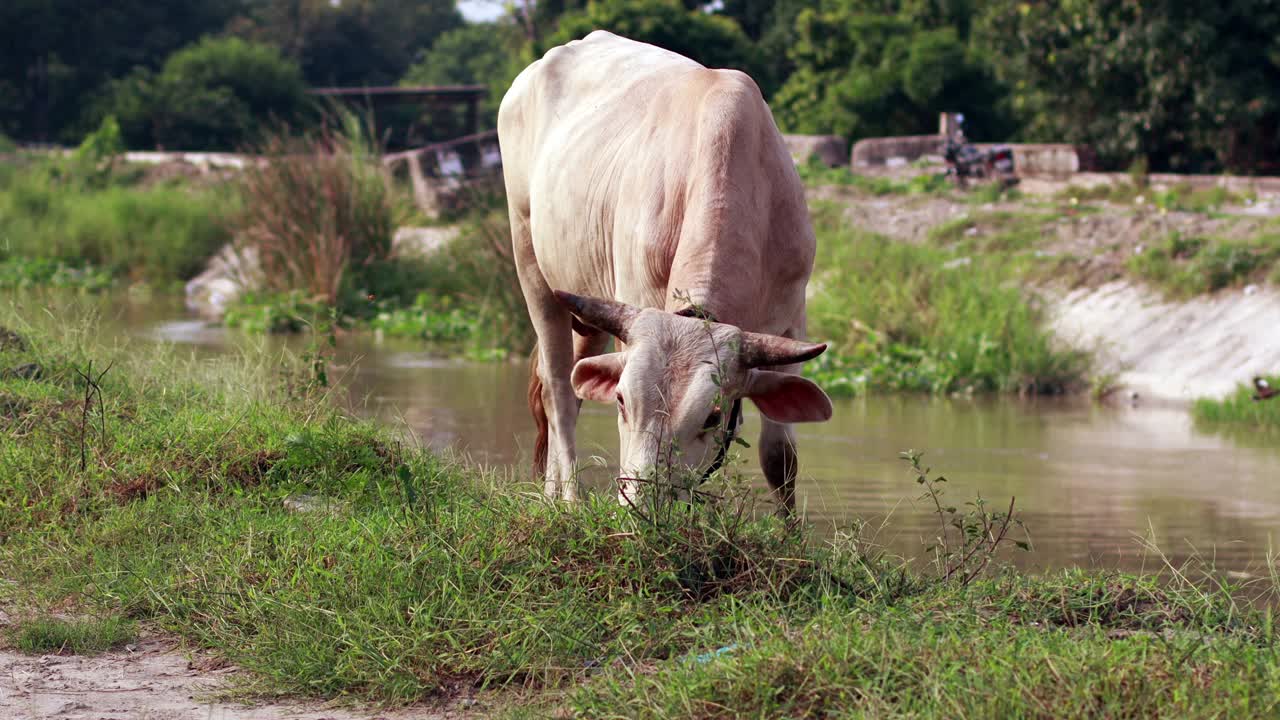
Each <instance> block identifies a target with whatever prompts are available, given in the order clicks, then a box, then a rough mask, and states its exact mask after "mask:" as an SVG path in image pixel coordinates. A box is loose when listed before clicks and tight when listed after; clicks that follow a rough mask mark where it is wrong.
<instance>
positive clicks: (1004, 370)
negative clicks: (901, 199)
mask: <svg viewBox="0 0 1280 720" xmlns="http://www.w3.org/2000/svg"><path fill="white" fill-rule="evenodd" d="M818 225H819V228H818V229H819V237H818V249H819V250H818V252H819V257H818V259H817V261H816V263H815V273H814V279H813V281H812V284H813V285H814V286H815V287H816V290H817V291H816V293H815V294H814V297H813V299H812V300H810V303H809V310H808V312H809V330H810V334H811V335H812V336H814V337H821V338H823V339H825V340H828V341H829V342H831V343H832V349H831V351H830V352H828V353H826V354H824V355H823V356H821V357H819V358H818V359H817V360H814V361H812V362H809V363H806V364H805V372H806V373H807V374H808V375H809V376H810V377H813V378H814V379H816V380H817V381H818V382H819V383H820V384H821V385H822V386H823V388H824V389H826V390H827V391H828V392H831V393H833V394H857V393H860V392H865V391H867V390H906V391H924V392H935V393H948V392H987V391H999V392H1020V393H1022V392H1031V393H1054V392H1062V391H1064V390H1066V389H1068V388H1071V387H1074V386H1075V385H1076V384H1077V383H1079V382H1080V380H1081V378H1082V377H1083V376H1084V374H1085V371H1086V370H1087V366H1088V360H1087V357H1086V356H1085V355H1083V354H1082V353H1078V352H1074V351H1070V350H1066V349H1062V348H1059V347H1058V346H1057V345H1055V343H1054V342H1053V339H1052V336H1051V334H1050V332H1049V331H1048V330H1047V329H1045V327H1044V326H1043V323H1042V320H1041V315H1040V312H1039V310H1038V309H1037V307H1036V305H1035V303H1034V301H1033V299H1032V298H1029V297H1027V296H1026V294H1025V291H1024V290H1023V289H1022V288H1021V287H1020V286H1019V285H1018V283H1017V282H1016V276H1015V275H1014V270H1013V268H1011V267H1009V266H1008V264H1007V263H1005V262H1003V261H1002V259H1001V258H1000V257H999V256H993V257H984V256H982V255H978V256H974V257H968V256H961V255H958V254H955V253H954V252H952V251H949V250H940V249H937V248H933V247H922V246H915V245H909V244H906V243H901V242H896V241H893V240H890V239H888V238H884V237H880V236H877V235H872V234H867V233H859V232H856V231H854V230H851V229H849V228H847V227H844V226H840V225H831V224H829V223H826V222H821V221H820V222H819V223H818Z"/></svg>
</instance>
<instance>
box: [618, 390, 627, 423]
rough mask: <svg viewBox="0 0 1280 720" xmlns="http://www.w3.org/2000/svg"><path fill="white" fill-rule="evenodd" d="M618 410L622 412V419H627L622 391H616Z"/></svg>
mask: <svg viewBox="0 0 1280 720" xmlns="http://www.w3.org/2000/svg"><path fill="white" fill-rule="evenodd" d="M618 412H619V413H621V414H622V419H623V420H626V419H627V404H626V403H625V402H623V400H622V393H618Z"/></svg>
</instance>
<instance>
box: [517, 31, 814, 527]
mask: <svg viewBox="0 0 1280 720" xmlns="http://www.w3.org/2000/svg"><path fill="white" fill-rule="evenodd" d="M498 139H499V144H500V146H501V151H502V158H503V174H504V180H505V184H506V191H507V202H508V210H509V214H510V221H511V240H512V249H513V253H514V257H515V261H516V270H517V274H518V276H519V280H520V288H521V291H522V292H523V294H524V298H525V302H526V304H527V305H528V310H529V318H530V320H531V321H532V324H533V328H534V331H535V332H536V334H537V344H536V346H535V348H534V351H533V357H532V362H531V371H530V382H529V397H528V399H529V407H530V411H531V412H532V413H533V416H534V420H535V422H536V423H537V425H538V436H537V440H536V441H535V446H534V469H535V473H537V474H540V475H542V476H543V477H544V489H545V492H546V494H547V496H549V497H552V498H556V497H559V498H563V499H565V500H574V499H575V498H576V495H577V489H578V483H577V477H576V474H575V470H576V462H577V457H576V446H575V437H574V434H575V426H576V423H577V418H578V412H579V410H580V408H581V402H582V400H584V399H585V400H594V401H599V402H604V403H614V404H616V406H617V412H618V433H619V439H620V444H621V448H620V450H621V451H620V454H619V474H618V497H619V500H620V501H621V502H624V503H629V502H634V500H635V498H636V497H637V496H638V494H639V493H640V492H641V490H642V484H643V483H645V482H652V481H653V478H655V477H657V478H663V477H668V476H670V475H672V474H677V473H681V474H682V475H681V477H689V476H690V475H693V476H696V475H697V473H699V472H705V471H706V470H708V469H709V466H711V465H712V464H713V463H714V464H715V465H718V464H719V461H720V460H721V459H723V455H722V451H720V450H719V449H718V447H717V446H719V445H721V444H722V443H723V442H724V441H725V440H726V439H727V437H728V436H729V433H732V431H733V430H734V427H733V425H734V424H736V419H737V418H736V415H737V414H738V413H737V409H738V407H740V406H739V405H738V403H739V402H740V399H741V398H749V399H750V400H751V401H752V402H753V403H754V404H755V405H756V407H757V408H758V409H759V410H760V412H761V413H762V415H763V416H764V417H763V428H762V429H761V432H760V438H759V442H758V452H759V456H760V463H761V467H762V470H763V472H764V475H765V478H766V479H767V481H768V483H769V486H770V487H771V489H772V490H773V492H774V493H775V495H776V497H777V499H778V501H779V506H780V507H781V508H786V509H789V508H792V507H793V505H794V486H795V477H796V473H797V459H796V449H795V435H794V432H793V430H792V429H791V427H790V425H791V423H796V422H814V421H823V420H827V419H829V418H830V417H831V410H832V408H831V400H830V399H829V398H828V397H827V395H826V394H825V393H824V392H823V391H822V389H821V388H819V387H818V386H817V385H816V384H814V383H813V382H811V381H809V380H807V379H805V378H803V377H801V376H800V375H799V370H800V363H802V362H804V361H806V360H809V359H812V358H814V357H817V356H818V355H819V354H821V353H822V352H823V351H824V350H825V349H826V345H825V344H815V343H809V342H806V341H805V286H806V284H807V283H808V281H809V275H810V273H811V272H812V269H813V259H814V253H815V245H816V243H815V239H814V233H813V228H812V225H811V224H810V220H809V213H808V210H807V207H806V205H805V199H804V189H803V187H802V185H801V183H800V178H799V176H798V175H797V173H796V170H795V166H794V164H793V163H792V161H791V158H790V156H789V155H788V153H787V149H786V147H785V146H784V145H783V142H782V136H781V135H780V134H779V132H778V129H777V126H776V125H775V124H774V122H773V116H772V114H771V113H770V111H769V107H768V106H767V105H766V104H765V102H764V99H763V97H762V96H761V94H760V90H759V88H758V87H757V86H756V84H755V82H754V81H752V79H751V78H750V77H749V76H747V75H746V74H744V73H742V72H739V71H736V70H714V69H708V68H706V67H704V66H702V65H700V64H698V63H696V62H694V61H693V60H690V59H688V58H686V57H683V56H681V55H678V54H676V53H673V52H669V51H667V50H663V49H661V48H658V47H655V46H652V45H647V44H644V43H639V42H635V41H632V40H628V39H625V38H622V37H619V36H617V35H613V34H611V33H608V32H604V31H596V32H593V33H591V34H590V35H588V36H587V37H586V38H584V39H582V40H577V41H573V42H570V43H567V44H565V45H562V46H560V47H556V48H552V49H551V50H549V51H547V53H546V54H545V55H543V56H542V58H541V59H539V60H537V61H535V62H534V63H533V64H531V65H530V66H529V67H527V68H525V70H524V71H523V72H521V73H520V75H519V76H518V77H517V78H516V79H515V82H514V83H513V84H512V86H511V89H510V90H509V91H508V92H507V94H506V95H505V96H504V97H503V99H502V103H501V106H500V108H499V111H498ZM610 338H612V339H614V340H616V341H617V348H616V350H617V351H616V352H611V353H607V354H602V353H604V351H605V349H606V347H607V345H608V342H609V340H610ZM718 453H720V455H719V457H718V458H717V454H718Z"/></svg>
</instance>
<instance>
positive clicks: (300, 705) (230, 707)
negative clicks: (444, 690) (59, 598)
mask: <svg viewBox="0 0 1280 720" xmlns="http://www.w3.org/2000/svg"><path fill="white" fill-rule="evenodd" d="M236 672H237V670H236V669H235V668H231V667H221V668H217V667H216V665H215V664H213V663H208V662H205V661H203V660H202V659H200V658H198V657H197V658H196V661H195V662H192V660H191V659H189V658H188V656H187V655H186V654H184V653H183V652H181V651H180V650H178V648H177V646H176V645H175V643H173V642H172V641H168V640H163V639H156V638H152V639H148V640H142V641H139V642H138V643H137V645H131V646H129V647H128V648H126V649H124V650H118V651H114V652H109V653H104V654H101V655H93V656H79V655H67V656H60V655H41V656H33V655H22V654H19V653H15V652H12V651H9V650H0V718H5V719H6V720H7V719H10V718H11V719H12V720H43V719H45V718H49V719H51V720H285V719H286V718H287V719H288V720H372V719H374V718H381V719H385V720H409V719H410V718H412V719H413V720H443V719H445V718H449V719H452V718H471V717H480V716H481V715H482V714H483V713H480V714H477V711H478V710H480V709H481V708H480V706H476V707H475V708H473V709H471V710H469V711H464V710H461V709H445V710H441V709H439V708H428V707H414V708H408V709H403V710H396V711H389V712H378V711H376V710H369V711H365V712H361V711H353V710H350V709H347V708H338V707H330V706H326V705H325V704H323V703H319V702H314V701H309V700H298V701H288V702H272V703H262V704H253V705H242V704H236V703H228V702H220V701H214V700H211V699H210V696H212V695H213V694H215V693H216V692H217V691H218V690H220V689H223V688H225V687H227V685H228V684H229V682H230V680H231V679H232V678H233V676H234V675H235V674H236Z"/></svg>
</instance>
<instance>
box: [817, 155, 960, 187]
mask: <svg viewBox="0 0 1280 720" xmlns="http://www.w3.org/2000/svg"><path fill="white" fill-rule="evenodd" d="M796 170H797V171H799V173H800V179H801V180H802V181H804V183H805V184H806V185H809V186H816V187H821V186H824V185H840V186H844V187H854V188H858V189H859V190H862V191H863V192H867V193H870V194H872V195H933V194H946V193H948V192H950V191H951V189H952V188H953V185H952V183H951V181H950V180H948V179H947V178H946V176H944V175H941V174H938V173H921V174H919V175H913V176H912V177H911V178H909V179H905V180H904V179H903V178H900V177H889V176H883V175H860V174H858V173H855V172H853V171H852V170H850V169H849V168H847V167H827V166H826V165H824V164H823V163H821V162H809V163H806V164H802V165H797V166H796Z"/></svg>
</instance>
